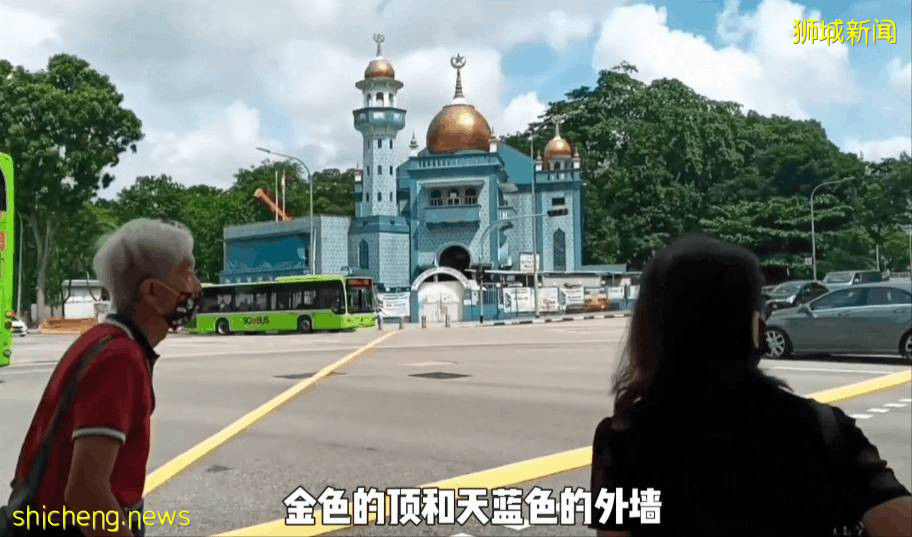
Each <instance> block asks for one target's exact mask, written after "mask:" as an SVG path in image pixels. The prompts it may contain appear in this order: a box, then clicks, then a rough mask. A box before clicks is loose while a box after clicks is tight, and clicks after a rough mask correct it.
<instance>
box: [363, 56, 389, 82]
mask: <svg viewBox="0 0 912 537" xmlns="http://www.w3.org/2000/svg"><path fill="white" fill-rule="evenodd" d="M364 78H396V71H395V70H394V69H393V64H391V63H390V62H389V60H387V59H386V58H374V59H373V60H371V61H370V63H369V64H367V69H365V70H364Z"/></svg>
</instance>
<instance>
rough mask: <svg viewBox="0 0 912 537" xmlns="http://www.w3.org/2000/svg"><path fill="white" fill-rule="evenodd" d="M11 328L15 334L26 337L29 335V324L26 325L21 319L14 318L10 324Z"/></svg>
mask: <svg viewBox="0 0 912 537" xmlns="http://www.w3.org/2000/svg"><path fill="white" fill-rule="evenodd" d="M10 329H11V331H12V333H13V334H19V337H25V336H26V335H28V326H26V325H25V323H24V322H22V321H20V320H19V319H13V320H12V326H10Z"/></svg>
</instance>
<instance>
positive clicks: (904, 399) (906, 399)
mask: <svg viewBox="0 0 912 537" xmlns="http://www.w3.org/2000/svg"><path fill="white" fill-rule="evenodd" d="M900 401H902V402H903V403H912V399H909V398H908V397H903V398H902V399H900Z"/></svg>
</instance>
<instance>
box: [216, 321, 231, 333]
mask: <svg viewBox="0 0 912 537" xmlns="http://www.w3.org/2000/svg"><path fill="white" fill-rule="evenodd" d="M215 331H216V333H218V334H219V335H220V336H227V335H228V334H230V333H231V329H230V328H229V327H228V319H219V320H218V321H216V322H215Z"/></svg>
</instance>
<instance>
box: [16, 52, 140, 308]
mask: <svg viewBox="0 0 912 537" xmlns="http://www.w3.org/2000/svg"><path fill="white" fill-rule="evenodd" d="M141 127H142V125H141V123H140V121H139V119H138V118H137V117H136V116H135V115H134V114H133V112H131V111H129V110H127V109H126V108H124V107H123V96H122V95H121V94H120V93H118V92H117V88H116V87H115V86H114V84H113V83H112V82H111V81H110V80H109V79H108V77H107V76H105V75H103V74H101V73H99V72H97V71H96V70H94V69H92V67H91V66H90V65H89V64H88V63H87V62H86V61H84V60H82V59H79V58H77V57H75V56H71V55H65V54H61V55H56V56H53V57H51V58H50V59H49V61H48V65H47V68H46V69H45V70H41V71H36V72H29V71H26V70H25V69H24V68H22V67H17V68H13V67H12V66H11V65H10V63H9V62H6V61H2V60H0V148H3V150H4V151H6V152H8V153H10V154H11V155H12V156H13V158H14V159H15V160H16V167H17V170H16V175H17V178H18V179H19V180H18V182H17V183H18V184H17V188H16V206H17V210H18V212H19V214H21V215H22V217H23V219H24V221H25V223H26V226H27V227H28V229H29V230H30V231H31V235H32V240H33V241H34V244H35V250H36V252H35V254H36V257H37V259H36V263H35V265H36V268H35V270H36V275H35V286H36V297H37V303H38V308H39V316H40V315H41V313H40V312H42V311H43V307H44V303H45V298H46V289H47V284H48V269H49V266H50V261H51V259H52V256H51V254H52V252H53V250H54V248H55V247H57V245H58V236H59V232H60V229H61V227H63V226H62V225H61V223H62V222H69V221H70V219H71V218H72V216H73V215H74V214H75V213H76V212H78V211H80V210H82V209H83V207H84V205H85V203H86V202H88V201H90V200H91V199H92V198H93V197H94V196H95V194H96V193H97V191H98V190H99V189H100V188H105V187H107V186H108V185H109V184H110V183H111V181H113V176H111V174H110V173H108V172H106V171H105V170H106V169H107V168H108V167H109V166H112V165H115V164H117V163H118V161H119V158H120V155H121V154H122V153H123V152H124V151H126V150H128V149H130V150H132V151H135V150H136V147H135V143H136V142H137V141H139V140H140V139H141V138H142V130H141ZM39 320H40V319H39Z"/></svg>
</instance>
